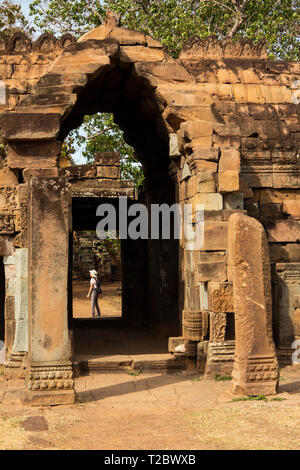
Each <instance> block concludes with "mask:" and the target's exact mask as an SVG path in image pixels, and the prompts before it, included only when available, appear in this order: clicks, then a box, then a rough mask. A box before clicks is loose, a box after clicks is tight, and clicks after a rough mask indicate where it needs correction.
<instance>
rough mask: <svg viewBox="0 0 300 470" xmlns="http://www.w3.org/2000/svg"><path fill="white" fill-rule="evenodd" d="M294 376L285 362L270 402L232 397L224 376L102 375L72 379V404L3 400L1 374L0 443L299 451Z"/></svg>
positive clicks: (299, 404)
mask: <svg viewBox="0 0 300 470" xmlns="http://www.w3.org/2000/svg"><path fill="white" fill-rule="evenodd" d="M299 377H300V370H299V367H294V368H292V367H286V368H285V369H283V370H282V371H281V380H280V393H279V394H278V395H277V396H276V397H275V398H276V400H274V397H268V400H267V401H266V400H261V401H233V400H232V396H231V395H230V393H229V391H230V381H224V382H223V381H216V380H213V379H210V380H208V379H204V378H203V377H198V376H195V375H189V374H187V373H183V372H180V373H179V372H177V373H173V374H160V373H152V374H151V373H144V372H142V373H140V374H139V375H136V376H134V375H131V374H130V373H129V372H127V373H126V372H124V371H121V372H115V373H102V374H96V375H91V376H86V377H80V378H78V379H76V392H77V403H76V404H74V405H68V406H58V407H41V408H30V407H25V406H22V405H20V403H18V402H17V400H16V402H15V403H11V404H8V403H7V402H6V401H5V382H4V380H3V378H2V382H1V380H0V448H1V449H104V450H114V449H120V450H122V449H125V450H126V449H130V450H138V449H146V450H152V449H162V450H170V449H177V450H180V449H188V450H194V449H213V450H221V449H299V448H300V429H299V421H300V380H299ZM1 390H2V393H1ZM1 400H2V402H1Z"/></svg>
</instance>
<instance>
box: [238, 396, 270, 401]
mask: <svg viewBox="0 0 300 470" xmlns="http://www.w3.org/2000/svg"><path fill="white" fill-rule="evenodd" d="M231 401H268V399H267V397H266V396H265V395H258V396H257V397H240V398H233V399H232V400H231Z"/></svg>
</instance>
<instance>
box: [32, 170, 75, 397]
mask: <svg viewBox="0 0 300 470" xmlns="http://www.w3.org/2000/svg"><path fill="white" fill-rule="evenodd" d="M29 190H30V203H29V208H30V209H29V266H28V268H29V271H28V277H29V292H30V298H29V368H28V374H27V377H26V381H27V389H28V391H27V394H26V399H27V400H28V401H30V402H31V403H35V404H49V405H55V404H64V403H72V402H73V401H74V390H73V376H72V366H71V361H70V353H69V338H68V323H67V297H68V296H67V280H68V256H69V253H68V249H69V227H68V226H69V224H68V220H69V187H68V185H67V183H66V182H65V181H63V180H62V179H59V178H51V179H46V178H45V179H39V180H38V179H32V180H31V181H30V183H29Z"/></svg>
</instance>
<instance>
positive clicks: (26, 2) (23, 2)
mask: <svg viewBox="0 0 300 470" xmlns="http://www.w3.org/2000/svg"><path fill="white" fill-rule="evenodd" d="M30 2H31V0H19V1H15V3H20V4H21V5H22V9H23V11H24V13H25V15H26V16H28V13H29V3H30Z"/></svg>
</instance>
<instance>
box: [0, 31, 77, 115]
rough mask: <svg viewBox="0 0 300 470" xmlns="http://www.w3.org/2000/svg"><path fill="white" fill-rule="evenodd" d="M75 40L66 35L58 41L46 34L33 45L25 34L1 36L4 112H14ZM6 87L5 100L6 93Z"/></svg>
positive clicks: (0, 61)
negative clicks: (8, 110)
mask: <svg viewBox="0 0 300 470" xmlns="http://www.w3.org/2000/svg"><path fill="white" fill-rule="evenodd" d="M72 42H74V38H73V37H72V36H71V35H69V34H66V35H64V36H62V37H61V38H60V39H56V38H55V37H54V36H52V35H51V34H43V35H42V36H40V37H39V38H38V39H37V40H36V41H34V42H32V41H31V40H30V38H29V37H27V36H26V35H25V34H22V33H19V32H18V33H14V34H11V35H5V34H3V33H1V34H0V80H1V102H0V111H1V112H2V110H3V109H5V110H6V109H10V110H12V109H14V108H15V107H16V106H17V105H18V104H19V102H20V101H21V99H22V98H24V96H26V95H28V94H30V93H32V92H33V90H34V88H35V86H36V84H37V82H38V80H39V78H40V77H41V76H42V75H44V74H45V73H47V71H48V69H49V67H50V65H51V63H52V62H53V60H54V59H55V58H56V57H57V56H58V55H60V54H61V52H62V50H63V49H65V48H66V47H68V46H69V45H70V44H71V43H72ZM3 84H4V85H5V96H3V94H4V90H3V88H2V87H3Z"/></svg>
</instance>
